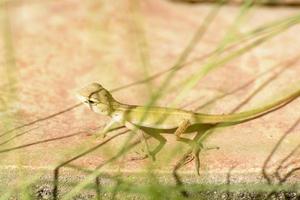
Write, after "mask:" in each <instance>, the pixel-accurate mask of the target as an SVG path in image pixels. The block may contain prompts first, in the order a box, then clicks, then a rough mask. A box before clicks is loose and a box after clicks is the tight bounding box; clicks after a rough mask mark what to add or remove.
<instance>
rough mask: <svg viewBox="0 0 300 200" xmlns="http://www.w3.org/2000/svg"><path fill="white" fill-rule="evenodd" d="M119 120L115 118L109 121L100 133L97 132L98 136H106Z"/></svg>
mask: <svg viewBox="0 0 300 200" xmlns="http://www.w3.org/2000/svg"><path fill="white" fill-rule="evenodd" d="M117 123H118V122H116V121H115V120H113V119H112V120H111V121H110V122H109V123H107V124H106V125H105V126H104V128H103V129H102V130H101V132H100V133H97V134H96V137H99V136H101V137H102V138H105V137H106V134H107V133H108V132H109V131H110V130H111V129H112V128H113V126H115V125H116V124H117Z"/></svg>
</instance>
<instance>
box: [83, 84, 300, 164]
mask: <svg viewBox="0 0 300 200" xmlns="http://www.w3.org/2000/svg"><path fill="white" fill-rule="evenodd" d="M298 96H300V90H299V91H297V92H294V93H292V94H291V95H288V96H287V97H285V98H283V99H281V100H278V101H276V102H274V103H271V104H269V105H266V106H263V107H261V108H257V109H253V110H250V111H245V112H241V113H236V114H227V115H210V114H202V113H195V112H192V111H186V110H181V109H176V108H167V107H146V106H136V105H127V104H123V103H120V102H118V101H117V100H115V99H114V98H113V97H112V95H111V94H110V92H109V91H107V90H106V89H105V88H103V87H102V86H101V85H100V84H98V83H92V84H90V85H88V86H86V87H84V88H83V89H81V90H80V91H79V92H78V97H79V99H80V100H81V101H82V102H84V103H85V104H86V105H88V106H89V107H90V109H91V110H92V111H94V112H96V113H100V114H103V115H107V116H110V117H111V121H110V122H109V123H108V124H107V125H106V126H105V127H104V129H103V130H102V135H103V137H105V135H106V133H107V132H108V131H109V130H110V129H111V127H113V126H114V125H115V124H116V123H119V124H121V125H125V126H126V127H127V128H128V129H130V130H133V131H141V132H142V133H144V132H146V133H147V134H150V135H151V136H152V137H154V138H156V139H157V140H158V141H159V142H160V143H159V145H158V146H157V147H156V148H155V149H154V150H153V151H151V152H149V153H150V154H149V155H150V156H152V158H153V159H155V157H154V156H155V154H156V153H158V152H159V151H160V150H161V148H162V147H163V146H164V144H165V142H166V139H165V138H164V137H163V136H161V135H160V134H157V133H156V132H157V131H156V132H155V130H159V131H161V132H171V133H174V134H175V136H176V139H177V140H178V141H182V142H187V143H190V142H192V140H190V139H187V138H184V137H181V135H182V134H183V133H188V132H195V127H197V126H198V125H200V126H201V125H216V124H226V123H228V124H235V123H241V122H244V121H247V120H251V119H254V118H257V117H259V116H262V115H264V114H267V113H269V112H271V111H274V110H276V109H278V108H280V107H281V106H283V105H285V104H287V103H289V102H290V101H292V100H294V99H295V98H297V97H298ZM153 131H154V132H153Z"/></svg>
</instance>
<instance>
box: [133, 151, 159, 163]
mask: <svg viewBox="0 0 300 200" xmlns="http://www.w3.org/2000/svg"><path fill="white" fill-rule="evenodd" d="M142 152H143V155H142V156H137V157H133V158H131V159H130V161H136V160H145V159H147V158H149V157H150V158H151V160H152V161H155V160H156V158H155V153H153V152H151V151H150V152H148V153H144V150H143V149H142ZM136 154H140V153H139V152H136Z"/></svg>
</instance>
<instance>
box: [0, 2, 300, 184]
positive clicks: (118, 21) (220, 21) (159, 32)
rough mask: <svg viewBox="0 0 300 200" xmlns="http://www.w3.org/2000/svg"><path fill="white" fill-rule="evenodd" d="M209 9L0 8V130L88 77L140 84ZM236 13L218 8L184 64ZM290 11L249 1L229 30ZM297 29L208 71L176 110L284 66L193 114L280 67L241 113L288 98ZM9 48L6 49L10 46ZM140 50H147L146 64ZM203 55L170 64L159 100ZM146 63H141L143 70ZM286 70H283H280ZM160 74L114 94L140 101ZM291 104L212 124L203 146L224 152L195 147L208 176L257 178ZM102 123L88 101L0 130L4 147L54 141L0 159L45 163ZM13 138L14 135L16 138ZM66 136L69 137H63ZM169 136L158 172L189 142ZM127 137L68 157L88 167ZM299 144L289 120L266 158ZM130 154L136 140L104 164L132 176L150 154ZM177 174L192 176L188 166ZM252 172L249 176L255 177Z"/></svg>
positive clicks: (54, 107) (292, 115) (79, 146)
mask: <svg viewBox="0 0 300 200" xmlns="http://www.w3.org/2000/svg"><path fill="white" fill-rule="evenodd" d="M213 7H214V6H213V5H208V4H203V5H202V4H199V5H198V4H197V5H196V4H195V5H186V4H180V3H172V2H170V1H161V0H156V1H150V0H149V1H142V2H140V3H139V4H134V3H131V4H130V3H129V2H127V1H103V2H101V3H100V2H98V1H79V0H72V1H70V0H63V1H28V2H26V1H20V2H18V1H17V2H16V3H10V4H8V5H7V6H6V7H2V9H4V10H6V11H7V12H6V14H7V15H5V12H4V13H2V18H1V19H2V22H1V24H2V38H4V39H1V40H0V47H1V48H0V55H1V56H0V63H1V69H0V70H1V71H0V72H1V73H0V76H1V83H0V84H1V85H0V87H1V91H0V92H1V93H0V94H1V97H0V100H1V101H2V103H1V105H0V106H1V107H0V108H1V115H0V116H1V122H0V125H1V132H2V133H3V132H5V130H9V129H11V128H12V127H17V126H19V125H21V124H26V123H28V122H31V121H34V120H36V119H40V118H44V117H47V116H49V115H51V114H53V113H56V112H59V111H61V110H64V109H66V108H68V107H70V106H72V105H75V104H77V103H78V100H77V99H76V97H75V92H76V90H77V89H79V88H80V87H83V86H84V85H86V84H88V83H90V82H93V81H97V82H99V83H101V84H102V85H103V86H105V87H106V88H108V89H114V88H117V87H119V86H123V85H125V84H128V83H131V82H135V81H138V80H141V79H143V78H144V77H145V76H147V74H148V75H149V74H150V75H151V74H155V73H157V72H160V71H162V70H166V69H168V68H169V67H171V66H172V65H173V64H174V63H175V62H176V60H177V58H178V56H179V55H180V53H181V52H182V50H183V49H184V47H185V46H186V45H187V44H188V42H189V40H190V39H191V37H192V36H193V34H194V33H195V31H196V29H197V27H198V26H199V25H200V24H201V23H202V21H203V19H204V18H205V17H206V16H207V13H208V12H210V10H211V9H213ZM239 12H240V7H235V6H224V7H223V8H221V9H220V11H219V13H218V14H217V16H216V18H215V19H214V21H213V23H212V24H211V26H210V27H209V29H208V30H207V32H206V33H205V34H204V36H203V38H202V40H201V41H200V42H199V44H198V45H197V47H196V49H195V51H193V52H192V54H191V56H190V60H192V59H193V58H198V57H201V56H203V55H206V54H207V53H209V52H211V51H213V50H214V49H215V48H216V47H217V46H218V45H219V43H220V41H221V40H222V38H223V37H224V35H225V34H226V32H227V31H228V30H229V29H230V28H231V26H232V24H233V22H234V21H235V19H236V17H237V16H238V15H239ZM296 13H298V9H296V8H295V9H294V8H280V7H278V8H276V9H273V8H268V7H255V8H253V9H251V10H250V11H249V12H248V13H247V14H246V15H245V17H244V18H243V19H242V21H241V23H240V26H238V27H236V29H235V30H234V33H235V34H236V35H237V36H239V35H241V34H242V33H245V32H246V31H249V30H252V29H255V28H256V27H259V26H262V25H264V24H266V23H269V22H272V21H275V20H279V19H283V18H285V17H289V16H292V15H295V14H296ZM7 27H10V29H9V28H7ZM299 33H300V27H299V26H298V25H296V26H293V27H291V28H290V29H288V30H287V31H285V32H283V33H281V34H280V35H279V36H277V37H274V38H272V39H271V40H269V41H267V42H265V43H263V44H262V45H260V46H259V47H257V48H255V49H252V50H249V51H248V52H247V53H246V54H245V55H243V56H241V57H239V58H237V59H234V60H232V61H231V62H228V63H227V64H225V66H224V67H221V68H219V69H217V70H215V71H213V72H211V73H210V74H209V75H207V76H205V77H204V78H203V79H201V80H200V81H198V82H197V84H196V86H195V87H194V88H193V89H192V90H191V91H190V92H189V93H188V94H187V95H186V97H185V98H184V100H183V101H181V103H180V105H178V107H180V106H185V108H186V109H191V110H194V109H196V108H197V107H199V106H201V105H202V104H204V103H205V102H207V101H209V100H211V99H213V98H214V97H216V96H218V95H219V94H221V93H224V92H229V91H232V90H234V89H235V88H238V87H241V86H243V85H244V84H245V83H247V82H249V81H251V80H253V79H255V78H256V77H257V76H259V74H261V73H262V72H264V71H267V70H268V69H271V67H273V66H275V65H279V66H280V67H279V68H278V69H277V70H275V71H273V72H271V73H268V74H266V75H265V76H263V77H262V78H260V79H257V80H256V81H255V82H253V83H252V84H251V85H249V86H247V87H245V88H244V89H243V90H240V91H239V92H237V93H233V94H231V95H229V96H227V97H226V98H223V99H220V100H219V101H217V102H216V103H213V104H211V105H210V106H208V107H205V108H202V109H200V110H198V111H199V112H206V113H215V114H217V113H218V114H223V113H228V112H231V110H232V109H234V108H235V106H236V105H238V104H239V103H240V102H243V101H244V100H245V99H246V98H247V97H248V95H249V94H251V92H253V91H254V90H255V89H257V88H258V87H259V86H260V84H262V83H263V82H264V81H265V80H266V79H267V78H269V77H270V76H272V75H274V73H279V76H278V77H277V78H276V79H274V80H273V81H272V82H271V83H270V84H268V85H267V86H266V87H264V88H263V89H262V90H261V91H260V92H259V93H258V94H256V95H255V96H254V97H253V99H252V100H251V101H250V102H248V103H247V104H246V105H244V106H243V107H242V108H241V110H247V109H251V108H255V107H257V106H260V105H263V104H264V103H267V102H271V101H272V100H274V99H272V97H274V96H275V97H276V96H277V97H278V98H280V95H282V94H286V93H284V92H282V91H284V90H285V89H291V87H292V86H293V85H296V84H297V83H299V82H297V81H299V74H300V68H299V64H300V62H299V61H298V60H296V59H295V58H297V57H299V52H300V45H299V44H300V37H298V35H299ZM10 47H11V49H13V50H9V49H10ZM10 57H11V58H13V57H14V58H15V59H14V60H13V59H9V58H10ZM141 57H144V58H146V62H143V59H141ZM9 61H10V62H9ZM13 61H15V62H13ZM144 61H145V60H144ZM291 62H293V64H291ZM203 63H204V61H198V62H194V63H193V64H191V65H188V66H187V67H185V68H183V69H182V70H180V71H178V73H176V76H175V77H174V78H173V79H172V81H171V83H170V84H169V85H170V87H169V88H172V87H173V88H174V87H175V88H176V89H175V90H172V91H169V92H166V93H165V94H164V96H163V97H162V98H160V99H159V100H158V101H157V102H156V105H161V106H166V105H168V104H169V102H170V101H171V100H172V99H174V98H175V97H176V96H177V95H178V93H179V92H180V91H181V90H182V87H181V86H180V83H181V81H182V80H184V79H185V78H188V77H189V76H191V75H193V74H195V73H196V72H197V71H198V70H199V69H200V68H201V67H202V66H203ZM143 64H144V65H146V66H147V68H146V70H145V68H143V67H142V66H143ZM282 68H286V69H285V70H284V71H283V72H279V69H282ZM165 77H166V76H161V77H159V78H158V79H155V80H154V81H152V82H151V83H149V84H140V85H136V86H134V87H130V88H125V89H122V90H119V91H118V92H115V93H114V96H115V97H116V98H117V99H119V100H120V101H122V102H124V103H130V104H145V103H146V102H147V101H148V100H149V97H150V96H151V91H155V89H157V88H158V87H159V85H160V84H161V83H162V82H163V80H164V78H165ZM10 86H11V87H10ZM149 88H150V89H149ZM151 88H152V90H151ZM277 94H278V95H277ZM299 109H300V100H295V101H293V102H292V103H290V104H289V105H287V106H285V107H284V108H282V109H280V110H277V111H276V112H273V113H270V114H268V115H266V116H264V117H261V118H258V119H255V120H253V121H249V122H247V123H243V124H240V125H236V126H234V127H229V128H222V129H218V130H217V131H215V132H214V133H213V134H212V135H211V136H209V137H208V138H207V140H206V142H205V145H206V146H209V145H217V146H219V147H220V149H219V150H211V151H205V152H203V153H202V154H201V173H203V174H204V176H210V175H209V174H214V173H216V174H218V173H223V174H224V176H219V177H223V178H226V174H227V173H228V172H229V171H230V170H231V169H232V173H236V174H238V175H239V176H237V179H236V180H237V181H238V180H239V179H243V180H247V179H245V177H248V176H249V174H251V176H250V177H252V178H253V180H257V177H256V176H259V174H260V170H261V168H262V166H263V163H264V161H265V160H266V158H267V157H268V155H269V154H270V152H271V151H272V149H273V148H274V146H275V145H276V143H277V142H278V140H279V139H280V138H281V137H282V135H284V134H285V133H286V132H287V131H288V130H289V129H290V128H291V127H292V126H293V124H295V123H296V121H297V120H298V119H299ZM107 121H108V118H107V117H103V116H99V115H97V114H95V113H92V112H91V111H89V110H88V108H84V107H78V108H76V109H74V110H71V111H69V112H66V113H63V114H61V115H58V116H56V117H53V118H50V119H48V120H45V121H41V122H37V123H35V124H33V125H30V126H26V127H24V128H22V129H18V130H16V131H14V132H10V133H9V134H6V135H4V136H1V137H2V139H1V141H3V142H2V143H1V149H9V148H11V147H16V146H20V145H24V144H31V143H35V142H39V141H43V140H48V139H49V140H50V139H55V138H58V139H55V140H53V141H48V142H43V143H39V144H34V145H31V146H29V147H26V148H21V149H18V150H13V151H10V152H6V153H3V154H1V156H2V158H3V159H1V165H2V166H3V167H10V166H21V165H22V166H30V167H32V168H36V169H39V168H47V169H48V168H49V169H52V168H53V167H54V166H56V165H58V164H59V163H61V162H62V161H64V160H66V159H69V158H71V157H72V156H75V155H77V154H79V153H80V152H83V151H84V150H85V149H88V148H90V147H91V146H94V145H96V144H97V142H98V143H99V142H101V140H98V141H95V140H94V139H92V138H91V135H92V133H93V132H95V131H94V129H95V128H96V127H98V126H101V125H103V124H105V123H106V122H107ZM28 130H29V132H25V131H28ZM76 133H78V134H76ZM17 134H19V135H17ZM72 134H74V135H72ZM16 135H17V136H18V137H14V136H16ZM69 135H70V136H69ZM63 136H68V137H65V138H62V139H59V137H63ZM166 137H167V139H168V143H167V144H166V146H165V148H164V149H163V150H162V152H161V153H160V154H159V155H158V160H157V162H155V163H153V165H151V166H152V168H153V169H155V170H157V171H164V172H170V170H172V168H173V167H174V164H175V163H176V161H177V160H178V159H179V158H180V157H181V156H182V155H183V154H184V152H185V151H187V150H188V148H187V147H185V146H184V145H183V144H178V143H177V142H176V141H175V139H174V137H173V136H172V135H167V136H166ZM125 138H126V137H125V136H122V137H120V138H116V139H115V140H114V141H112V142H111V143H109V144H107V145H105V146H103V147H101V148H100V149H98V150H97V151H95V152H92V153H90V154H88V155H86V156H84V157H82V158H81V159H79V160H77V161H76V162H74V163H75V164H77V165H80V166H83V167H85V168H91V169H92V168H93V167H95V166H97V165H99V164H101V163H102V162H103V161H104V160H106V159H107V158H109V157H110V156H112V155H114V153H116V152H117V150H118V149H119V148H120V147H121V145H122V144H123V141H124V139H125ZM7 140H9V141H8V142H6V141H7ZM299 142H300V140H299V126H295V127H294V129H293V130H291V132H290V133H289V134H288V136H287V137H286V138H285V139H284V141H283V142H282V144H281V145H280V148H279V149H278V151H276V154H275V155H274V157H273V158H272V159H271V165H270V166H274V165H275V164H276V163H278V162H279V161H280V159H282V158H284V157H285V156H286V155H288V154H289V153H290V152H291V151H292V150H293V149H294V148H295V146H297V145H298V144H299ZM3 143H5V144H3ZM150 143H151V146H152V145H154V144H156V143H155V142H152V141H151V142H150ZM1 149H0V151H1ZM135 151H139V148H137V149H136V150H132V151H130V152H129V153H128V154H127V155H126V156H125V157H123V158H122V159H121V160H120V161H118V162H116V163H114V164H112V165H109V166H107V167H106V169H107V170H110V171H111V170H112V171H113V170H119V169H120V170H124V171H134V172H137V171H140V170H145V169H147V166H149V165H147V164H148V163H150V164H151V161H128V160H129V159H130V158H131V157H133V156H135V153H134V152H135ZM297 155H298V153H296V155H295V157H297ZM296 165H297V163H295V166H296ZM293 166H294V165H293ZM182 171H184V172H186V173H188V174H193V173H195V172H194V166H193V163H190V164H189V165H187V166H186V167H184V168H183V169H182ZM252 173H256V175H253V176H252ZM213 177H214V176H213ZM255 177H256V178H255ZM223 178H220V179H222V180H223ZM250 179H251V178H249V179H248V180H250ZM259 180H260V179H259Z"/></svg>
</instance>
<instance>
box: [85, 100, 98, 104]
mask: <svg viewBox="0 0 300 200" xmlns="http://www.w3.org/2000/svg"><path fill="white" fill-rule="evenodd" d="M86 103H88V104H96V102H95V101H92V100H86Z"/></svg>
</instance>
